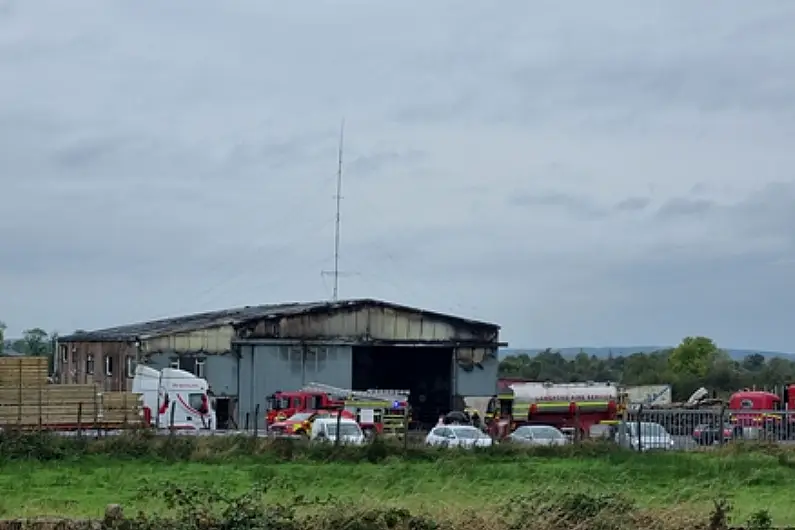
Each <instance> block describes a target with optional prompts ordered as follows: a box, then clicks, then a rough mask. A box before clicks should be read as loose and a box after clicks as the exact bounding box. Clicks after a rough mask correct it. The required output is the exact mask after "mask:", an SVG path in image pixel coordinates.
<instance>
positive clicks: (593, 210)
mask: <svg viewBox="0 0 795 530" xmlns="http://www.w3.org/2000/svg"><path fill="white" fill-rule="evenodd" d="M508 203H509V204H510V205H512V206H515V207H519V208H535V207H539V208H551V209H557V210H562V211H565V212H567V213H569V214H572V215H576V216H584V217H601V216H603V215H605V213H606V212H605V210H604V209H603V208H601V207H599V206H598V205H597V204H596V203H595V202H593V201H592V200H589V199H588V198H586V197H583V196H580V195H575V194H570V193H564V192H552V191H550V192H546V193H527V192H518V193H515V194H513V195H512V196H510V197H509V199H508Z"/></svg>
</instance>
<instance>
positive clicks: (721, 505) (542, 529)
mask: <svg viewBox="0 0 795 530" xmlns="http://www.w3.org/2000/svg"><path fill="white" fill-rule="evenodd" d="M274 490H276V491H277V492H280V493H281V494H280V495H273V492H274ZM285 490H286V491H287V492H288V493H289V495H287V496H285V495H284V494H283V492H284V491H285ZM496 493H497V492H495V494H496ZM138 497H139V498H144V497H145V498H149V499H152V498H154V499H156V500H158V501H160V502H162V505H163V507H164V510H163V511H146V510H141V509H139V510H138V511H137V512H136V513H134V514H130V513H128V514H126V517H125V516H124V514H123V512H121V511H118V510H111V511H106V514H108V515H106V518H105V520H104V521H103V525H102V526H103V527H104V528H113V529H117V530H122V529H123V530H194V529H195V530H216V529H217V530H251V529H278V530H339V529H346V530H438V529H446V530H459V529H460V530H520V529H534V530H558V529H560V530H563V529H575V528H576V529H578V530H607V529H610V530H613V529H618V530H634V529H638V530H640V529H644V530H646V529H650V528H653V529H659V530H692V529H703V530H728V529H729V528H731V527H732V526H731V524H732V522H733V518H732V505H731V503H729V502H728V501H726V500H725V499H723V498H718V499H715V500H714V501H713V505H712V508H711V510H708V509H707V510H703V511H702V510H694V509H689V510H683V509H682V508H681V507H679V506H671V507H668V508H666V509H653V508H644V507H641V506H638V505H637V503H635V502H634V501H633V500H632V499H631V498H629V497H627V496H625V495H623V494H620V493H583V492H576V491H553V490H551V489H550V490H547V491H539V492H536V493H535V494H533V495H524V496H514V497H509V498H501V497H499V496H495V499H494V500H493V501H491V502H484V503H482V504H481V505H472V506H469V507H463V508H461V507H448V508H446V509H442V510H435V511H430V510H428V509H421V508H420V509H417V508H409V507H402V506H398V505H392V504H387V503H381V504H379V503H373V502H365V503H363V502H361V501H359V502H351V501H350V500H345V499H341V498H338V497H335V496H334V495H333V494H328V495H325V496H323V497H318V496H315V497H310V496H306V495H303V494H300V493H298V492H297V491H296V488H295V487H294V486H292V487H285V485H284V484H283V483H280V482H279V481H277V480H271V481H265V482H257V483H255V484H254V485H252V487H251V488H250V489H249V490H247V491H245V492H243V493H229V491H228V490H227V489H225V488H223V487H206V486H203V487H196V486H187V487H186V486H185V485H183V484H179V483H173V482H168V481H165V482H161V483H158V484H156V485H147V486H145V487H143V488H141V489H140V491H139V492H138ZM86 522H88V521H79V522H77V524H76V525H74V526H75V528H86V527H88V526H89V525H87V524H85V523H86ZM744 523H745V524H744V525H743V526H744V527H745V528H748V529H749V530H772V529H773V528H774V526H773V520H772V517H771V516H770V514H769V512H768V511H767V510H758V511H755V512H753V513H751V514H750V515H749V516H748V517H747V519H746V520H745V521H744Z"/></svg>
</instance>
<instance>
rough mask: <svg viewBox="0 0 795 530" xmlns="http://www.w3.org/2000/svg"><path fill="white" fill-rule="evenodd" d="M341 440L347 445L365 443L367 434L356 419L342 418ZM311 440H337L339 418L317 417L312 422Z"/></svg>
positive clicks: (340, 422) (340, 426)
mask: <svg viewBox="0 0 795 530" xmlns="http://www.w3.org/2000/svg"><path fill="white" fill-rule="evenodd" d="M339 431H340V432H339V434H340V442H342V443H344V444H347V445H364V443H365V436H364V432H363V431H362V428H361V427H360V426H359V424H358V423H356V422H355V421H354V420H352V419H349V418H342V419H340V420H339ZM309 439H310V441H311V442H322V441H328V442H332V443H335V442H336V441H337V418H336V416H334V417H330V418H317V419H316V420H315V421H314V422H312V434H311V435H310V437H309Z"/></svg>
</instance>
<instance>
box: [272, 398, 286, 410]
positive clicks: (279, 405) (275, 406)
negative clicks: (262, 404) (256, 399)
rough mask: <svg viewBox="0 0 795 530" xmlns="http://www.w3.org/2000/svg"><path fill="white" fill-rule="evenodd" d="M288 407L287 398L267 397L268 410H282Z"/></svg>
mask: <svg viewBox="0 0 795 530" xmlns="http://www.w3.org/2000/svg"><path fill="white" fill-rule="evenodd" d="M289 408H290V400H289V399H287V398H275V397H269V398H268V410H284V409H289Z"/></svg>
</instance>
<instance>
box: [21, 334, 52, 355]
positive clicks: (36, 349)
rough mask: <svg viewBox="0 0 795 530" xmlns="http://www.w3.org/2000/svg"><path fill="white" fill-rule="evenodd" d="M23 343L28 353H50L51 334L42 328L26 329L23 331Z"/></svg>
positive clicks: (25, 351)
mask: <svg viewBox="0 0 795 530" xmlns="http://www.w3.org/2000/svg"><path fill="white" fill-rule="evenodd" d="M22 343H23V344H24V348H25V350H24V352H23V353H25V354H26V355H47V354H49V353H50V338H49V334H48V333H47V332H46V331H44V330H43V329H41V328H31V329H26V330H25V331H23V332H22Z"/></svg>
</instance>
